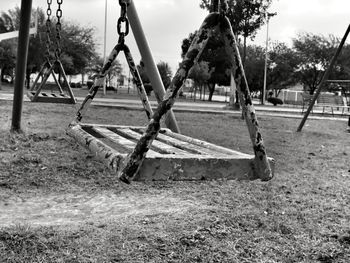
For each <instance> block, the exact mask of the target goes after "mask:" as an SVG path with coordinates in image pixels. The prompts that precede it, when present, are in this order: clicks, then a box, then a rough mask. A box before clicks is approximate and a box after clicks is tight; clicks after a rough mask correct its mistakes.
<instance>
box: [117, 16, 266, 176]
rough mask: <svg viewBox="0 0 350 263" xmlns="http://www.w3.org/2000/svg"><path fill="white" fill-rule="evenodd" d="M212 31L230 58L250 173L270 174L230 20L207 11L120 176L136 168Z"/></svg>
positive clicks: (154, 137)
mask: <svg viewBox="0 0 350 263" xmlns="http://www.w3.org/2000/svg"><path fill="white" fill-rule="evenodd" d="M216 34H221V35H222V36H223V38H224V45H225V50H226V53H227V55H228V56H230V58H231V61H232V62H233V66H234V77H235V82H236V85H237V91H238V94H239V97H240V103H241V106H242V109H243V115H244V117H245V120H246V123H247V126H248V131H249V134H250V138H251V141H252V144H253V149H254V154H255V164H254V168H253V170H254V173H255V174H256V176H257V177H258V178H260V179H261V180H265V181H267V180H270V179H271V178H272V177H273V173H272V170H271V167H270V161H269V160H268V158H267V155H266V150H265V146H264V143H263V139H262V135H261V133H260V128H259V125H258V121H257V118H256V114H255V109H254V106H253V103H252V98H251V95H250V91H249V88H248V85H247V81H246V77H245V74H244V70H243V66H242V61H241V58H240V55H239V50H238V46H237V42H236V39H235V36H234V34H233V30H232V27H231V24H230V21H229V20H228V19H227V17H226V16H225V15H223V14H219V13H211V14H209V16H208V17H207V18H206V19H205V21H204V22H203V24H202V26H201V28H200V29H199V31H198V33H197V35H196V37H195V39H194V40H193V41H192V44H191V46H190V48H189V50H188V51H187V54H186V56H185V58H184V60H183V62H182V64H181V65H180V67H179V69H178V71H177V73H176V75H175V77H174V78H173V80H172V82H171V84H170V86H169V88H168V90H167V93H166V94H165V97H164V99H163V101H162V102H161V103H160V104H159V105H158V108H157V110H156V111H155V113H154V114H153V116H152V119H151V121H150V122H149V124H148V126H147V128H146V131H145V133H144V134H143V135H142V136H141V137H140V139H139V141H138V142H137V144H136V146H135V148H134V150H133V152H132V153H131V154H129V155H128V158H127V159H126V160H125V161H124V164H123V165H124V166H125V167H124V168H123V170H121V171H119V172H118V177H119V179H120V180H122V181H124V182H129V180H131V179H133V178H134V177H135V176H136V175H137V173H138V172H139V170H140V168H141V166H142V164H143V161H144V160H145V158H146V154H147V152H148V150H149V149H150V148H151V146H152V143H153V141H154V140H155V139H156V138H157V136H158V134H159V131H160V120H161V118H162V116H163V115H165V114H166V113H167V112H168V110H170V109H171V108H172V106H173V105H174V103H175V99H176V97H177V93H178V91H179V89H180V88H181V87H182V84H183V82H184V80H185V79H186V78H187V75H188V72H189V70H190V69H191V68H192V66H193V65H194V63H196V62H197V61H198V60H199V58H200V56H201V53H202V51H203V50H204V48H205V46H206V44H207V42H208V40H209V39H210V38H212V37H214V36H215V35H216Z"/></svg>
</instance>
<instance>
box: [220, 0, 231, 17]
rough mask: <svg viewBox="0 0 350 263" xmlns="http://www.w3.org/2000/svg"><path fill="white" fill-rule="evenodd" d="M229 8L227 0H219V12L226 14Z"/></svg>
mask: <svg viewBox="0 0 350 263" xmlns="http://www.w3.org/2000/svg"><path fill="white" fill-rule="evenodd" d="M228 10H229V5H228V2H227V0H220V14H221V15H224V16H225V15H226V14H227V12H228Z"/></svg>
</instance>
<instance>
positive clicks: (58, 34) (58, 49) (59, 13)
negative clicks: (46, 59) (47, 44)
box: [55, 0, 63, 59]
mask: <svg viewBox="0 0 350 263" xmlns="http://www.w3.org/2000/svg"><path fill="white" fill-rule="evenodd" d="M62 4H63V0H57V5H58V7H57V10H56V17H57V23H56V50H55V56H56V59H59V58H60V56H61V51H62V49H61V29H62V24H61V18H62V9H61V5H62Z"/></svg>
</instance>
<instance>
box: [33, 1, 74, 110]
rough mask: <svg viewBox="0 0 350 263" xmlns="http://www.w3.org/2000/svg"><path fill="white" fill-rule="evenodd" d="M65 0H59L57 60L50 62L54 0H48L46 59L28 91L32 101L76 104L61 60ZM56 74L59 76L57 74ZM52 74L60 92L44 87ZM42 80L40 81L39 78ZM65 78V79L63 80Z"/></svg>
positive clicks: (57, 13)
mask: <svg viewBox="0 0 350 263" xmlns="http://www.w3.org/2000/svg"><path fill="white" fill-rule="evenodd" d="M62 2H63V0H57V4H58V9H57V11H56V17H57V23H56V50H55V60H54V62H53V63H51V62H50V49H51V39H50V34H51V19H50V16H51V4H52V0H47V5H48V7H47V20H46V56H45V57H46V61H45V62H44V63H43V65H42V66H41V69H40V71H39V73H38V75H37V77H36V79H35V81H34V82H33V85H32V86H31V87H30V89H29V90H28V92H27V96H28V97H29V99H30V101H32V102H46V103H63V104H75V103H76V99H75V97H74V94H73V91H72V89H71V87H70V85H69V82H68V79H67V76H66V73H65V71H64V68H63V65H62V63H61V60H60V56H61V47H60V39H61V17H62V9H61V5H62ZM56 74H57V75H58V76H56ZM50 76H52V77H53V79H54V81H55V87H57V89H58V91H59V93H54V92H46V91H43V88H44V87H45V85H46V84H47V80H48V78H49V77H50ZM40 79H42V80H41V82H39V80H40ZM61 79H63V81H61ZM64 87H66V89H67V92H68V94H66V93H65V92H64V90H63V88H64Z"/></svg>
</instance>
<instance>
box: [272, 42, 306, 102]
mask: <svg viewBox="0 0 350 263" xmlns="http://www.w3.org/2000/svg"><path fill="white" fill-rule="evenodd" d="M299 64H300V61H299V56H298V55H297V53H296V52H295V51H294V50H293V49H291V48H289V47H288V46H287V45H286V44H285V43H281V42H275V43H274V44H272V48H271V50H270V51H269V60H268V70H267V86H268V87H269V88H271V89H273V90H275V96H276V97H277V96H278V94H279V93H280V91H281V90H282V89H286V88H288V86H291V85H294V84H296V83H297V82H298V79H297V77H296V74H295V72H296V70H297V68H298V65H299Z"/></svg>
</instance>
